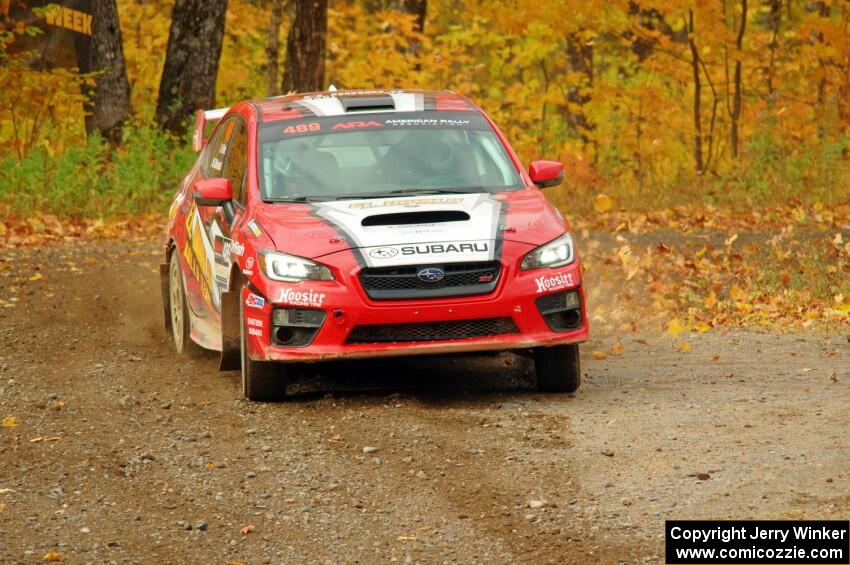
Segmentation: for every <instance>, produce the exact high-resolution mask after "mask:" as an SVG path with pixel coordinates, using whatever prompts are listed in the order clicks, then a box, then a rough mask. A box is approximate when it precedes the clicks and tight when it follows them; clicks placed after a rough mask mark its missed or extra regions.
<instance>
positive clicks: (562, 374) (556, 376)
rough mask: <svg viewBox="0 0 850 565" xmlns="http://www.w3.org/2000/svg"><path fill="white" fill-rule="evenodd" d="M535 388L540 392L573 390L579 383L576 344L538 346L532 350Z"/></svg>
mask: <svg viewBox="0 0 850 565" xmlns="http://www.w3.org/2000/svg"><path fill="white" fill-rule="evenodd" d="M534 369H535V372H536V373H537V388H538V390H540V391H542V392H575V391H576V389H578V387H579V385H580V384H581V362H580V360H579V355H578V345H577V344H570V345H557V346H555V347H538V348H536V349H535V350H534Z"/></svg>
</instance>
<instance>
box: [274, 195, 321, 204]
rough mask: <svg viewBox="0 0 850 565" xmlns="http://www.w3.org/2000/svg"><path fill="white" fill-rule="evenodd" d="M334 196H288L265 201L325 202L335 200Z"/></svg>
mask: <svg viewBox="0 0 850 565" xmlns="http://www.w3.org/2000/svg"><path fill="white" fill-rule="evenodd" d="M336 199H337V197H336V196H289V197H285V198H269V199H268V200H266V202H272V203H275V202H283V203H292V202H327V201H328V200H336Z"/></svg>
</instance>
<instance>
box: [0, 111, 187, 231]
mask: <svg viewBox="0 0 850 565" xmlns="http://www.w3.org/2000/svg"><path fill="white" fill-rule="evenodd" d="M195 158H196V155H195V153H194V152H192V150H191V149H190V148H189V145H188V142H187V141H186V140H175V139H172V138H170V137H168V136H167V135H165V134H163V133H162V132H160V131H159V130H158V129H157V128H155V127H152V126H144V125H132V126H128V127H127V128H125V131H124V135H123V142H122V144H121V145H120V146H118V147H116V148H111V147H109V146H108V145H107V144H106V143H105V142H104V141H103V139H102V138H100V137H99V136H97V135H93V136H90V137H89V138H88V140H86V142H85V143H84V144H80V145H76V146H72V147H70V148H68V149H67V150H66V151H65V152H64V153H62V154H60V155H56V156H51V155H50V154H49V153H48V151H47V149H46V148H44V147H36V148H34V149H33V150H31V151H30V152H29V153H28V154H27V155H26V156H25V157H24V158H23V159H18V158H17V156H16V155H14V154H6V155H4V156H0V212H2V213H3V215H9V214H14V215H16V216H19V217H27V216H29V215H31V214H32V213H33V212H36V211H39V212H43V213H48V214H55V215H56V216H59V217H99V216H108V215H114V214H121V213H138V212H157V211H164V210H165V208H166V206H167V202H168V199H169V197H170V196H171V195H172V194H173V193H174V191H175V190H176V189H177V187H178V186H179V184H180V181H181V179H182V178H183V176H184V175H185V174H186V173H187V172H188V170H189V168H190V167H191V166H192V163H193V161H194V159H195Z"/></svg>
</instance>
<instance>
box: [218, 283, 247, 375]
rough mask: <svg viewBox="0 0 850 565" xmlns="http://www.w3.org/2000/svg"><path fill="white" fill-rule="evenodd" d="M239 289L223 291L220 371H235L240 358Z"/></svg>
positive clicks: (239, 363)
mask: <svg viewBox="0 0 850 565" xmlns="http://www.w3.org/2000/svg"><path fill="white" fill-rule="evenodd" d="M239 295H240V292H239V289H236V290H229V291H227V292H222V293H221V360H220V361H219V365H218V368H219V370H220V371H235V370H237V369H239V368H240V367H241V361H240V359H239V353H240V352H239V347H240V344H239V337H240V336H239Z"/></svg>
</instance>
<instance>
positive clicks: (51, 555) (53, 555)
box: [42, 551, 62, 561]
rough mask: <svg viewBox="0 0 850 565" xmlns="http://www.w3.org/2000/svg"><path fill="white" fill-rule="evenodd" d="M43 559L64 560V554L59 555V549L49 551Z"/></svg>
mask: <svg viewBox="0 0 850 565" xmlns="http://www.w3.org/2000/svg"><path fill="white" fill-rule="evenodd" d="M42 559H44V560H45V561H62V556H61V555H59V552H58V551H48V552H47V553H45V554H44V557H43V558H42Z"/></svg>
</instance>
